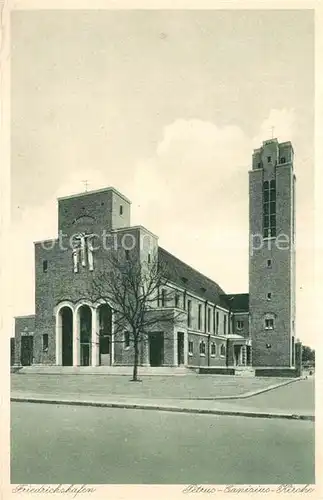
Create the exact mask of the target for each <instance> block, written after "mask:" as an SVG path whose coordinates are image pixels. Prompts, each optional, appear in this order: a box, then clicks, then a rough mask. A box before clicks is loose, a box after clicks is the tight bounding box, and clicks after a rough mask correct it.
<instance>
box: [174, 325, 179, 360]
mask: <svg viewBox="0 0 323 500" xmlns="http://www.w3.org/2000/svg"><path fill="white" fill-rule="evenodd" d="M174 366H178V352H177V332H176V331H174Z"/></svg>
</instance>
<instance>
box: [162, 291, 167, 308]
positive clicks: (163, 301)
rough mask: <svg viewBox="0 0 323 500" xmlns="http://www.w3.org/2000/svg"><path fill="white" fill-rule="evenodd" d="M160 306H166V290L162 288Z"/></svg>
mask: <svg viewBox="0 0 323 500" xmlns="http://www.w3.org/2000/svg"><path fill="white" fill-rule="evenodd" d="M161 305H162V307H165V305H166V290H165V289H164V288H163V290H162V294H161Z"/></svg>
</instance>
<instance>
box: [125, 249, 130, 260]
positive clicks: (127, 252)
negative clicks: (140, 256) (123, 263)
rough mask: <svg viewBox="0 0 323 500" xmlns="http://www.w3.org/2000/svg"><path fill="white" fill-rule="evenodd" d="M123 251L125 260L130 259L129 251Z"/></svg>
mask: <svg viewBox="0 0 323 500" xmlns="http://www.w3.org/2000/svg"><path fill="white" fill-rule="evenodd" d="M125 253H126V260H129V259H130V251H129V250H125Z"/></svg>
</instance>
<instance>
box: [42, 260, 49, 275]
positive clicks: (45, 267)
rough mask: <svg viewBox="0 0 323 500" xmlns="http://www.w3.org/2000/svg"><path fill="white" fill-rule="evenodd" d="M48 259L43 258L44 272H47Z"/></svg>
mask: <svg viewBox="0 0 323 500" xmlns="http://www.w3.org/2000/svg"><path fill="white" fill-rule="evenodd" d="M47 269H48V260H43V273H47Z"/></svg>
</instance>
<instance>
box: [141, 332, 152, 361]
mask: <svg viewBox="0 0 323 500" xmlns="http://www.w3.org/2000/svg"><path fill="white" fill-rule="evenodd" d="M141 345H142V351H141V352H142V355H141V365H142V366H150V361H149V335H147V336H146V338H145V339H143V341H142V343H141Z"/></svg>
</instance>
